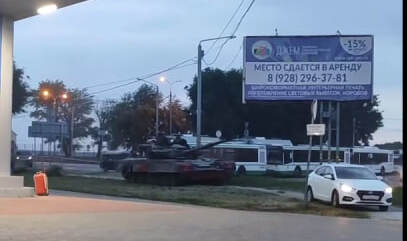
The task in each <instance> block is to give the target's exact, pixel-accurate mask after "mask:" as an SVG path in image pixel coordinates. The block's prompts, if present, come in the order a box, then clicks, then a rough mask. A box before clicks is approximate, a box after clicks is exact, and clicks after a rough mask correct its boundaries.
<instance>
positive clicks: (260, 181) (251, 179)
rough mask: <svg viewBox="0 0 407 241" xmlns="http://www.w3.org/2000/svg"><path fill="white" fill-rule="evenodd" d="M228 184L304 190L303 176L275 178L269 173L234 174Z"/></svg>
mask: <svg viewBox="0 0 407 241" xmlns="http://www.w3.org/2000/svg"><path fill="white" fill-rule="evenodd" d="M228 184H229V185H235V186H242V187H261V188H268V189H281V190H291V191H300V192H303V191H304V186H305V178H277V177H272V176H269V175H267V176H266V175H264V176H250V175H247V176H238V177H237V176H234V177H232V179H231V180H230V181H229V183H228Z"/></svg>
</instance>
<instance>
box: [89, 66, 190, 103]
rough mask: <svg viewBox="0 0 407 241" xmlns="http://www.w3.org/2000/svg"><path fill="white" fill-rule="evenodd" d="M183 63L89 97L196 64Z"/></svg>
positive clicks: (97, 92)
mask: <svg viewBox="0 0 407 241" xmlns="http://www.w3.org/2000/svg"><path fill="white" fill-rule="evenodd" d="M183 62H184V65H180V64H181V63H180V64H177V65H174V66H172V67H170V68H167V69H165V70H161V71H158V72H155V73H151V74H148V75H144V76H140V77H134V79H135V80H133V81H130V82H127V83H124V84H120V85H116V86H113V87H111V88H108V89H104V90H100V91H96V92H93V93H91V95H97V94H100V93H104V92H108V91H111V90H115V89H118V88H121V87H125V86H128V85H132V84H135V83H138V82H141V81H143V82H147V81H146V79H148V78H151V77H154V76H157V75H160V74H162V73H165V72H168V71H172V70H176V69H180V68H185V67H188V66H191V65H195V64H196V63H190V64H185V63H186V62H185V61H183ZM150 83H151V82H150Z"/></svg>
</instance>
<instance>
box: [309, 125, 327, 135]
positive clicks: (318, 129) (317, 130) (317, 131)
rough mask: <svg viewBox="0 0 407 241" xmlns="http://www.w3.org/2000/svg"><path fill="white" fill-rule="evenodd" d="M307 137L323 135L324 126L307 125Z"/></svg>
mask: <svg viewBox="0 0 407 241" xmlns="http://www.w3.org/2000/svg"><path fill="white" fill-rule="evenodd" d="M307 135H308V136H323V135H325V124H308V125H307Z"/></svg>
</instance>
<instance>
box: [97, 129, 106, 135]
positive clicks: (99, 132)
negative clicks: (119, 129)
mask: <svg viewBox="0 0 407 241" xmlns="http://www.w3.org/2000/svg"><path fill="white" fill-rule="evenodd" d="M98 135H99V136H105V135H107V131H106V130H99V131H98Z"/></svg>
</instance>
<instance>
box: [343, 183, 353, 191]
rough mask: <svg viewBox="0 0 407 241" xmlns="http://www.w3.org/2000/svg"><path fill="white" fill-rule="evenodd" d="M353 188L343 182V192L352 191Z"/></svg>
mask: <svg viewBox="0 0 407 241" xmlns="http://www.w3.org/2000/svg"><path fill="white" fill-rule="evenodd" d="M352 190H353V188H352V187H351V186H349V185H347V184H342V185H341V191H342V192H351V191H352Z"/></svg>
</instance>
